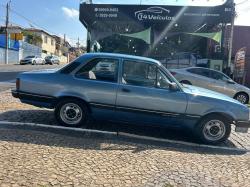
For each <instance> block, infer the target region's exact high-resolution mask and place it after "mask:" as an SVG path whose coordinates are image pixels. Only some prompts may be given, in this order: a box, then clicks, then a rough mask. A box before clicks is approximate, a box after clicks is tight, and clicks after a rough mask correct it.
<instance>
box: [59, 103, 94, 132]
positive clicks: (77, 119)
mask: <svg viewBox="0 0 250 187" xmlns="http://www.w3.org/2000/svg"><path fill="white" fill-rule="evenodd" d="M55 116H56V119H57V121H58V122H59V123H60V124H61V125H63V126H67V127H79V126H85V125H86V124H87V119H88V116H89V112H88V108H87V107H86V106H85V104H84V103H83V102H81V101H80V100H77V99H65V100H62V101H61V102H59V103H58V104H57V106H56V109H55Z"/></svg>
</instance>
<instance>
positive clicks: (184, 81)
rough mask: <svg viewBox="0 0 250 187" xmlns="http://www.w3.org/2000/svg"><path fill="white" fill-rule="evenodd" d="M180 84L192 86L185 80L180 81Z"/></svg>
mask: <svg viewBox="0 0 250 187" xmlns="http://www.w3.org/2000/svg"><path fill="white" fill-rule="evenodd" d="M180 83H181V84H187V85H192V83H191V82H189V81H187V80H182V81H180Z"/></svg>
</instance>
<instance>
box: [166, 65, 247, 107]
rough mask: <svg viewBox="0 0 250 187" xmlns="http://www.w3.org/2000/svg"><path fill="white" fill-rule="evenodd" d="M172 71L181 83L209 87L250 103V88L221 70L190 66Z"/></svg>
mask: <svg viewBox="0 0 250 187" xmlns="http://www.w3.org/2000/svg"><path fill="white" fill-rule="evenodd" d="M170 72H171V73H172V75H174V77H175V78H176V79H177V80H178V81H179V82H180V83H183V84H189V85H194V86H199V87H203V88H207V89H210V90H213V91H217V92H220V93H223V94H225V95H228V96H230V97H233V98H234V99H236V100H238V101H239V102H241V103H243V104H248V103H249V96H250V89H249V88H247V87H245V86H243V85H240V84H238V83H236V82H234V81H233V80H232V79H231V78H229V77H228V76H227V75H225V74H224V73H222V72H220V71H216V70H212V69H208V68H201V67H190V68H183V69H171V70H170Z"/></svg>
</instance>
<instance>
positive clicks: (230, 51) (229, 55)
mask: <svg viewBox="0 0 250 187" xmlns="http://www.w3.org/2000/svg"><path fill="white" fill-rule="evenodd" d="M234 19H235V4H233V13H232V23H231V32H230V39H229V52H228V65H227V66H228V67H231V58H232V49H233V37H234Z"/></svg>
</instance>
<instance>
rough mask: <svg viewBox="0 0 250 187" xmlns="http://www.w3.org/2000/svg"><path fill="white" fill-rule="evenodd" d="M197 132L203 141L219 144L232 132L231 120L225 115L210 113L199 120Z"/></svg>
mask: <svg viewBox="0 0 250 187" xmlns="http://www.w3.org/2000/svg"><path fill="white" fill-rule="evenodd" d="M195 133H196V135H197V137H198V138H199V140H200V141H201V142H202V143H206V144H219V143H221V142H224V141H225V140H227V139H228V137H229V135H230V133H231V122H230V120H228V119H227V118H225V117H223V116H220V115H215V114H214V115H210V116H207V117H205V118H204V119H202V120H201V121H200V122H199V124H198V125H197V126H196V128H195Z"/></svg>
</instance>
